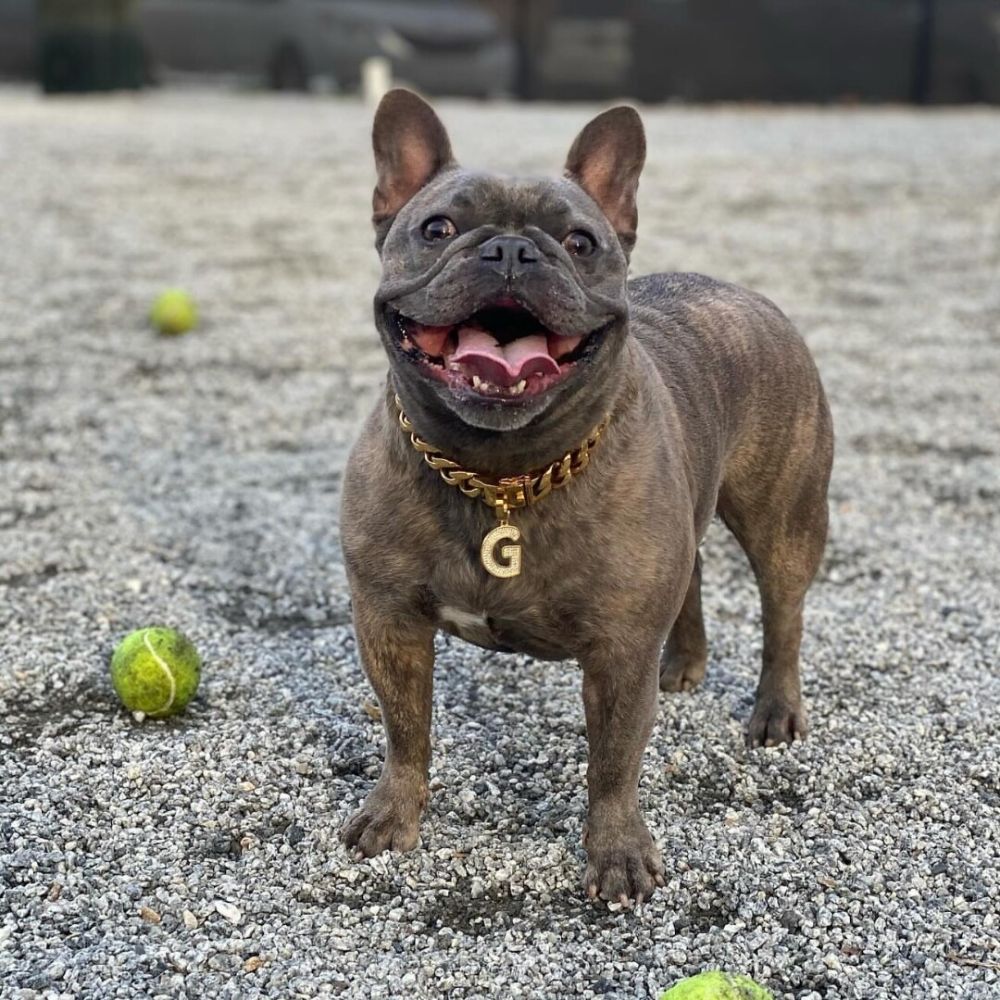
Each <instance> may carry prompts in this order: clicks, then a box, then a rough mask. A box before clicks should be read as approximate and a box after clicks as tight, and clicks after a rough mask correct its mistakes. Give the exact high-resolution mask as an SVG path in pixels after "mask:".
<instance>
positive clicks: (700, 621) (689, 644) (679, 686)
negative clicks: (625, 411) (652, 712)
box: [660, 553, 708, 691]
mask: <svg viewBox="0 0 1000 1000" xmlns="http://www.w3.org/2000/svg"><path fill="white" fill-rule="evenodd" d="M707 662H708V643H707V641H706V639H705V619H704V617H703V616H702V612H701V554H700V553H699V554H698V555H697V556H695V561H694V570H693V571H692V573H691V582H690V583H689V584H688V589H687V594H686V595H685V597H684V604H683V605H682V607H681V610H680V614H678V615H677V620H676V621H675V622H674V625H673V628H671V630H670V635H669V637H668V638H667V644H666V646H665V647H664V649H663V655H662V657H661V658H660V690H661V691H691V690H693V689H694V688H696V687H697V686H698V685H699V684H700V683H701V682H702V680H703V679H704V677H705V664H706V663H707Z"/></svg>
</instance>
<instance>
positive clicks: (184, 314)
mask: <svg viewBox="0 0 1000 1000" xmlns="http://www.w3.org/2000/svg"><path fill="white" fill-rule="evenodd" d="M149 321H150V322H151V323H152V324H153V326H155V327H156V329H157V330H159V331H160V333H173V334H176V333H187V331H188V330H190V329H192V327H194V326H196V325H197V324H198V308H197V306H195V304H194V299H192V298H191V296H190V295H188V293H187V292H185V291H184V290H183V289H180V288H168V289H167V290H166V291H165V292H161V293H160V295H158V296H157V297H156V301H155V302H154V303H153V308H152V309H150V311H149Z"/></svg>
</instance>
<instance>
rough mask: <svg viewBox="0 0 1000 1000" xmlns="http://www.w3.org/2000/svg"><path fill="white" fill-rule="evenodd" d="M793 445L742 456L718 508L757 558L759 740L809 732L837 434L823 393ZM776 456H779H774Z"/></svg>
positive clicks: (755, 727) (753, 732) (773, 741)
mask: <svg viewBox="0 0 1000 1000" xmlns="http://www.w3.org/2000/svg"><path fill="white" fill-rule="evenodd" d="M805 424H806V426H805V427H804V428H803V429H802V432H801V434H800V436H799V437H798V441H797V444H798V447H792V448H790V449H789V450H788V451H786V452H784V453H783V454H782V455H781V458H780V460H776V461H773V462H771V463H769V462H766V461H763V462H762V461H760V460H759V459H760V456H758V461H757V462H756V463H753V466H752V467H751V465H749V464H744V463H741V462H739V461H737V462H736V463H734V465H733V468H732V470H731V471H729V470H727V476H726V478H725V480H724V481H723V485H722V489H721V490H720V492H719V502H718V512H719V514H720V516H721V517H722V519H723V521H725V523H726V525H727V526H728V527H729V528H730V530H731V531H732V532H733V534H734V535H735V536H736V538H737V540H738V541H739V543H740V545H741V546H742V547H743V550H744V551H745V552H746V554H747V558H748V559H749V560H750V565H751V566H752V567H753V571H754V574H755V576H756V578H757V585H758V588H759V589H760V598H761V611H762V622H763V629H764V650H763V663H762V666H761V673H760V681H759V683H758V686H757V698H756V702H755V704H754V710H753V714H752V716H751V718H750V725H749V727H748V730H747V742H748V744H749V745H750V746H751V747H756V746H776V745H777V744H779V743H791V742H792V741H793V740H795V739H803V738H804V737H805V735H806V730H807V723H806V713H805V709H804V708H803V706H802V696H801V690H800V687H801V685H800V680H799V646H800V644H801V641H802V609H803V604H804V602H805V596H806V591H807V590H808V589H809V585H810V584H811V583H812V581H813V577H815V575H816V571H817V570H818V569H819V565H820V562H821V560H822V558H823V549H824V547H825V545H826V532H827V518H828V514H827V499H826V491H827V485H828V483H829V478H830V465H831V462H832V450H833V435H832V430H831V427H830V418H829V412H828V411H827V410H826V404H825V401H824V400H823V399H822V397H820V398H819V400H818V412H817V417H816V419H815V421H813V422H805ZM771 457H774V456H771Z"/></svg>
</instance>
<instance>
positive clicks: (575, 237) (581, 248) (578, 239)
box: [562, 229, 597, 257]
mask: <svg viewBox="0 0 1000 1000" xmlns="http://www.w3.org/2000/svg"><path fill="white" fill-rule="evenodd" d="M562 243H563V246H564V247H565V248H566V252H567V253H569V254H571V255H572V256H574V257H589V256H590V255H591V254H592V253H593V252H594V251H595V250H596V249H597V240H595V239H594V237H593V236H591V235H590V233H585V232H584V231H583V230H582V229H574V230H573V232H571V233H570V234H569V236H567V237H566V239H564V240H563V241H562Z"/></svg>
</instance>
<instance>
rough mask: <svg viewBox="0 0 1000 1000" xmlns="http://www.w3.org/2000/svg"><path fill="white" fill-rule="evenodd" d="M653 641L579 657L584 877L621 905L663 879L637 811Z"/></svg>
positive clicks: (651, 701) (652, 701)
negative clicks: (586, 755) (584, 748)
mask: <svg viewBox="0 0 1000 1000" xmlns="http://www.w3.org/2000/svg"><path fill="white" fill-rule="evenodd" d="M659 645H660V644H659V641H657V642H656V643H654V644H650V645H649V648H643V647H641V646H640V647H637V646H636V645H633V644H631V643H630V644H629V645H627V646H619V647H617V648H614V647H610V646H609V647H607V648H604V649H602V650H600V651H592V652H591V653H590V654H589V655H588V656H587V657H585V658H583V659H582V660H581V665H582V667H583V705H584V710H585V712H586V716H587V739H588V742H589V744H590V763H589V766H588V768H587V792H588V799H589V806H588V811H587V824H586V827H585V832H584V847H585V848H586V851H587V870H586V873H585V875H584V879H583V884H584V888H585V889H586V890H587V893H588V894H589V895H590V896H591V897H595V898H596V897H598V896H599V897H600V898H601V899H604V900H608V901H614V902H621V903H623V904H626V905H627V904H628V903H629V902H630V901H632V900H635V901H636V902H637V903H638V902H642V900H643V899H645V898H647V897H648V896H649V895H651V894H652V892H653V890H654V888H655V887H656V886H657V885H663V884H664V880H663V865H662V863H661V861H660V852H659V851H658V850H657V849H656V845H655V844H654V843H653V838H652V837H651V836H650V835H649V830H647V829H646V824H645V823H644V822H643V819H642V816H641V815H640V813H639V770H640V768H641V766H642V755H643V752H644V751H645V749H646V743H647V742H648V740H649V734H650V731H651V730H652V728H653V718H654V716H655V714H656V706H657V691H658V677H659V673H658V668H657V656H658V653H659Z"/></svg>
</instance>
